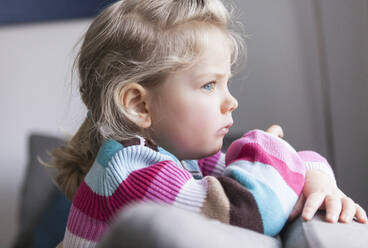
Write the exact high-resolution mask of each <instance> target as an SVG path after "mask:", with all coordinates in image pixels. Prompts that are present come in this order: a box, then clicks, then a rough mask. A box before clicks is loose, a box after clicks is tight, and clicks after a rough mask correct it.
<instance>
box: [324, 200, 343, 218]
mask: <svg viewBox="0 0 368 248" xmlns="http://www.w3.org/2000/svg"><path fill="white" fill-rule="evenodd" d="M325 205H326V220H327V221H328V222H331V223H336V222H337V220H338V219H339V216H340V213H341V208H342V206H341V200H340V198H339V197H336V196H332V195H327V196H326V198H325Z"/></svg>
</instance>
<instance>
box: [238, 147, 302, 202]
mask: <svg viewBox="0 0 368 248" xmlns="http://www.w3.org/2000/svg"><path fill="white" fill-rule="evenodd" d="M238 160H247V161H250V162H256V161H257V162H261V163H263V164H267V165H270V166H272V167H273V168H275V169H276V170H277V171H278V172H279V174H280V175H281V177H282V178H283V179H284V181H285V182H286V183H287V184H288V185H289V186H290V188H292V189H293V190H294V191H295V193H296V194H297V195H299V193H300V192H301V190H302V189H303V184H301V183H300V182H303V181H304V174H300V173H298V172H294V171H292V170H290V169H289V167H288V166H289V164H286V163H284V162H283V161H281V160H279V159H278V158H276V157H274V156H272V155H270V154H268V153H267V152H265V151H264V150H263V148H262V147H261V146H260V145H259V144H255V143H249V144H246V145H244V146H243V149H242V151H241V154H240V156H239V158H238ZM294 166H295V167H301V168H302V169H303V170H304V173H305V167H304V164H303V161H302V160H301V159H299V160H298V161H295V164H294ZM302 169H300V170H302Z"/></svg>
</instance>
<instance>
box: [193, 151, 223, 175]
mask: <svg viewBox="0 0 368 248" xmlns="http://www.w3.org/2000/svg"><path fill="white" fill-rule="evenodd" d="M220 157H221V151H219V152H217V153H216V154H214V155H212V156H210V157H206V158H202V159H199V160H198V166H199V168H200V169H201V171H202V174H203V176H207V175H211V174H212V172H213V169H214V168H215V167H216V165H217V162H218V161H219V159H220Z"/></svg>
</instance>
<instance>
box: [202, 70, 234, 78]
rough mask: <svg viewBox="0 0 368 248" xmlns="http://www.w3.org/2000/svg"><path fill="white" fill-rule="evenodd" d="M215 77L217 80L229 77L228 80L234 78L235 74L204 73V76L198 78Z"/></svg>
mask: <svg viewBox="0 0 368 248" xmlns="http://www.w3.org/2000/svg"><path fill="white" fill-rule="evenodd" d="M213 75H214V76H215V77H216V78H225V77H226V76H228V78H229V79H230V78H232V77H233V74H232V73H231V72H230V73H229V74H227V73H225V74H222V73H211V72H209V73H202V74H199V75H198V76H197V77H198V78H202V77H205V76H213Z"/></svg>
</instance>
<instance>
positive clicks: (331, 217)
mask: <svg viewBox="0 0 368 248" xmlns="http://www.w3.org/2000/svg"><path fill="white" fill-rule="evenodd" d="M327 218H328V219H329V220H331V221H332V222H336V221H337V216H336V215H334V214H328V215H327Z"/></svg>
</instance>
